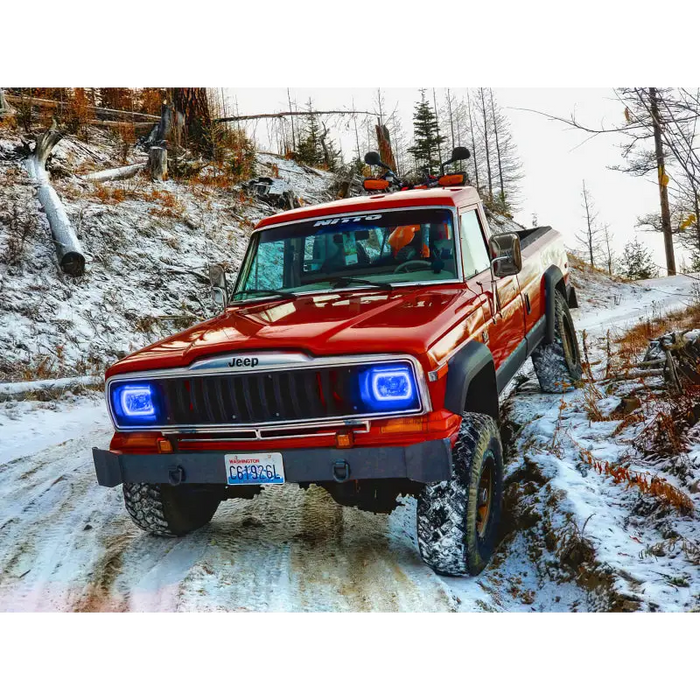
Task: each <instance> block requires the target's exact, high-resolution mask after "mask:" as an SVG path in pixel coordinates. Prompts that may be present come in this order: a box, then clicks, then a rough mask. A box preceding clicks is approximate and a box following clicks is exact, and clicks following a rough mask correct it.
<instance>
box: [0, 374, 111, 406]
mask: <svg viewBox="0 0 700 700" xmlns="http://www.w3.org/2000/svg"><path fill="white" fill-rule="evenodd" d="M103 386H104V379H103V378H102V377H94V376H89V375H87V376H83V377H66V378H62V379H39V380H36V381H30V382H7V383H3V384H0V401H8V400H10V399H13V400H15V401H24V400H25V399H28V398H32V397H36V398H39V399H40V400H41V397H42V396H45V395H48V397H49V398H52V397H53V396H55V395H58V394H62V393H64V392H66V391H75V390H76V389H100V388H102V387H103Z"/></svg>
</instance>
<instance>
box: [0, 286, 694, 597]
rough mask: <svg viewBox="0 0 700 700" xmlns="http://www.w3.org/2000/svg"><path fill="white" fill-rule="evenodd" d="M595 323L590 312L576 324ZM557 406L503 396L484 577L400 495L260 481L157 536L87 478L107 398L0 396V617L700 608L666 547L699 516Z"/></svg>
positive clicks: (680, 564) (682, 560)
mask: <svg viewBox="0 0 700 700" xmlns="http://www.w3.org/2000/svg"><path fill="white" fill-rule="evenodd" d="M666 284H667V283H665V282H661V285H660V286H661V287H662V288H664V287H665V286H666ZM650 286H651V287H652V290H653V284H652V285H650ZM625 293H626V295H627V296H626V297H625V298H626V299H627V298H629V299H632V300H634V299H636V297H637V294H638V293H637V292H636V291H634V290H633V289H631V288H629V289H626V291H625ZM625 303H626V302H623V303H621V304H620V305H619V309H620V313H621V315H625V314H627V311H626V306H625ZM597 313H598V311H597V310H596V309H595V308H594V309H592V310H591V309H590V307H589V308H588V309H585V308H584V309H583V313H582V314H580V316H581V317H580V319H579V321H580V323H581V324H582V325H586V324H587V323H590V321H591V318H592V317H594V316H595V315H596V314H597ZM527 372H528V373H530V369H529V366H528V368H527ZM561 399H562V397H560V396H553V395H543V394H540V393H539V392H538V389H537V386H536V382H535V381H534V379H533V378H532V375H531V374H530V375H529V378H528V379H527V381H526V382H525V383H524V384H522V385H521V386H520V387H519V388H518V389H517V390H516V391H515V392H514V393H513V394H512V395H511V397H510V399H509V402H510V406H509V409H508V418H509V423H510V425H511V427H512V428H513V429H515V430H516V436H515V437H514V439H513V440H512V441H511V442H512V446H511V459H510V461H509V463H508V468H507V488H506V516H505V523H504V538H503V542H502V543H501V545H500V547H499V550H498V552H497V554H496V557H495V559H494V561H493V563H492V564H491V565H490V566H489V567H488V569H487V570H486V571H485V572H484V573H483V574H482V575H481V576H479V577H477V578H466V579H456V578H447V577H440V576H437V575H435V574H433V573H432V572H431V571H430V570H429V569H428V568H427V567H425V566H424V565H423V564H422V562H421V560H420V557H419V555H418V550H417V546H416V542H415V535H414V523H415V501H414V500H413V499H410V498H408V499H404V501H403V503H402V505H401V506H400V507H399V508H397V509H396V510H395V511H394V512H393V513H392V514H391V515H388V516H387V515H374V514H371V513H364V512H361V511H358V510H357V509H354V508H343V507H341V506H339V505H337V504H336V503H334V502H333V501H332V499H331V498H330V497H329V496H328V495H327V494H326V493H325V491H323V490H322V489H320V488H314V487H312V488H311V489H309V490H308V491H304V490H302V489H300V488H298V487H296V486H294V485H286V486H284V487H279V488H276V487H270V488H268V489H266V490H265V491H264V493H263V494H262V495H261V496H259V497H257V498H255V499H253V500H252V501H242V502H235V501H227V502H225V503H224V504H222V506H221V507H220V508H219V510H218V512H217V514H216V516H215V517H214V519H213V521H212V523H211V524H210V525H208V526H206V527H205V528H203V529H202V530H200V531H199V532H196V533H194V534H193V535H190V536H188V537H186V538H183V539H180V540H162V539H158V538H154V537H151V536H149V535H146V534H144V533H142V532H141V531H140V530H138V529H137V528H136V527H135V526H134V525H133V524H132V523H131V521H130V520H129V518H128V516H127V514H126V512H125V511H124V507H123V502H122V498H121V493H120V489H118V488H117V489H106V488H102V487H100V486H98V485H97V484H96V482H95V478H94V471H93V466H92V459H91V448H92V447H93V446H97V447H100V448H105V447H106V446H107V445H108V444H109V440H110V437H111V429H110V426H109V421H108V418H107V416H106V411H105V409H104V404H103V403H102V399H101V396H80V397H75V398H73V399H71V400H68V401H62V402H60V403H58V404H55V405H54V406H52V405H48V406H46V405H43V404H40V403H38V402H12V403H6V404H3V405H2V410H1V411H0V436H2V440H3V442H2V444H1V445H0V454H2V459H1V460H0V461H1V462H2V464H0V610H258V611H264V610H295V611H310V610H367V611H369V610H386V611H391V610H403V611H479V610H490V611H527V610H537V611H556V610H560V611H564V610H578V611H586V610H610V609H615V610H628V609H643V610H656V609H659V610H687V609H693V608H697V607H698V605H700V599H699V596H700V580H699V577H698V567H697V565H693V563H692V562H691V561H690V560H689V559H688V557H687V555H686V554H685V553H684V551H683V548H682V546H681V545H680V544H678V545H677V546H676V547H675V548H674V549H673V550H672V551H668V552H666V553H665V554H661V553H660V552H661V551H662V550H661V549H659V547H658V545H659V544H662V543H663V542H664V541H668V537H669V534H670V533H669V532H668V530H669V528H673V529H674V531H675V532H676V534H677V535H679V536H682V537H684V538H686V539H687V540H689V541H697V539H698V533H697V520H696V519H695V517H694V516H678V517H675V515H674V514H673V513H670V514H669V513H665V514H664V513H660V512H658V511H654V503H653V502H650V501H649V499H648V498H646V497H645V498H641V497H640V496H639V494H638V493H636V491H635V490H633V489H626V488H625V487H624V485H618V484H614V483H613V482H612V480H611V479H610V477H606V476H603V475H600V474H598V473H597V472H596V471H595V470H593V469H591V468H590V467H585V465H583V463H582V460H581V459H580V456H579V449H580V447H584V448H586V449H589V450H590V451H591V452H592V453H593V455H594V457H595V458H596V459H599V460H604V459H608V460H616V459H618V458H619V457H620V455H621V454H622V453H623V452H625V451H629V450H630V449H631V448H630V443H632V442H633V441H634V438H635V434H636V433H635V430H637V428H635V426H634V425H633V426H630V427H628V428H627V429H626V432H623V433H622V434H621V435H620V436H617V437H613V435H612V433H613V432H614V431H615V429H616V428H617V427H618V426H619V421H605V422H600V423H592V422H591V421H590V420H588V419H587V418H586V415H585V413H584V411H583V408H582V403H583V401H584V399H585V396H584V392H583V391H582V390H578V391H576V392H572V393H571V394H567V395H566V396H564V397H563V399H564V400H563V403H562V400H561ZM604 401H607V402H608V403H611V401H610V399H609V398H607V399H605V400H604ZM55 408H58V409H59V410H58V411H56V410H55ZM8 426H9V428H8ZM44 427H47V429H44ZM8 432H9V437H8ZM647 468H648V465H644V469H647ZM665 476H666V477H667V478H669V477H668V475H665ZM693 498H694V499H695V500H696V505H697V506H700V502H698V497H697V495H694V496H693ZM649 509H651V510H652V511H653V512H652V515H651V516H650V515H649V513H648V512H647V511H648V510H649ZM577 533H579V534H581V537H580V538H577V537H576V534H577ZM679 542H680V541H679ZM587 543H589V544H590V547H592V550H593V551H592V552H591V551H589V549H587V547H588V544H587ZM655 545H656V547H655ZM650 549H651V550H652V551H655V552H656V554H655V555H652V554H649V553H648V552H649V550H650Z"/></svg>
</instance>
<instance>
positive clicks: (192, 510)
mask: <svg viewBox="0 0 700 700" xmlns="http://www.w3.org/2000/svg"><path fill="white" fill-rule="evenodd" d="M122 490H123V492H124V505H125V506H126V510H127V512H128V513H129V515H130V516H131V519H132V520H133V521H134V523H135V524H136V525H138V526H139V527H140V528H141V529H142V530H145V531H146V532H148V533H150V534H152V535H158V536H159V537H182V535H187V534H188V533H190V532H192V531H194V530H197V529H199V528H200V527H202V526H203V525H206V524H207V523H208V522H209V521H210V520H211V519H212V518H213V517H214V513H216V509H217V508H218V507H219V503H221V494H220V493H219V492H218V491H217V490H216V489H212V488H208V487H201V486H191V485H187V484H181V485H179V486H170V484H143V483H132V484H124V486H123V489H122Z"/></svg>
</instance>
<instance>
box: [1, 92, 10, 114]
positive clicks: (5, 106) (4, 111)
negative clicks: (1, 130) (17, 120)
mask: <svg viewBox="0 0 700 700" xmlns="http://www.w3.org/2000/svg"><path fill="white" fill-rule="evenodd" d="M11 113H12V108H11V107H10V105H9V104H7V100H6V99H5V93H4V91H3V89H2V88H0V119H2V118H3V117H5V116H7V115H8V114H11Z"/></svg>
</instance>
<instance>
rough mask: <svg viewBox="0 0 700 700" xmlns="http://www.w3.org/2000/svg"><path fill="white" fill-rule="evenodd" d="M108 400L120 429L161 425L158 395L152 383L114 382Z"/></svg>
mask: <svg viewBox="0 0 700 700" xmlns="http://www.w3.org/2000/svg"><path fill="white" fill-rule="evenodd" d="M109 394H110V396H109V400H110V405H111V407H112V414H113V415H114V418H115V422H116V423H117V426H118V427H120V428H136V427H141V426H143V427H145V428H147V427H149V426H152V425H156V424H159V423H162V420H161V417H162V410H161V401H160V393H159V391H158V389H157V388H156V386H155V383H154V382H149V381H133V382H114V383H113V384H111V385H110V389H109Z"/></svg>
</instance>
